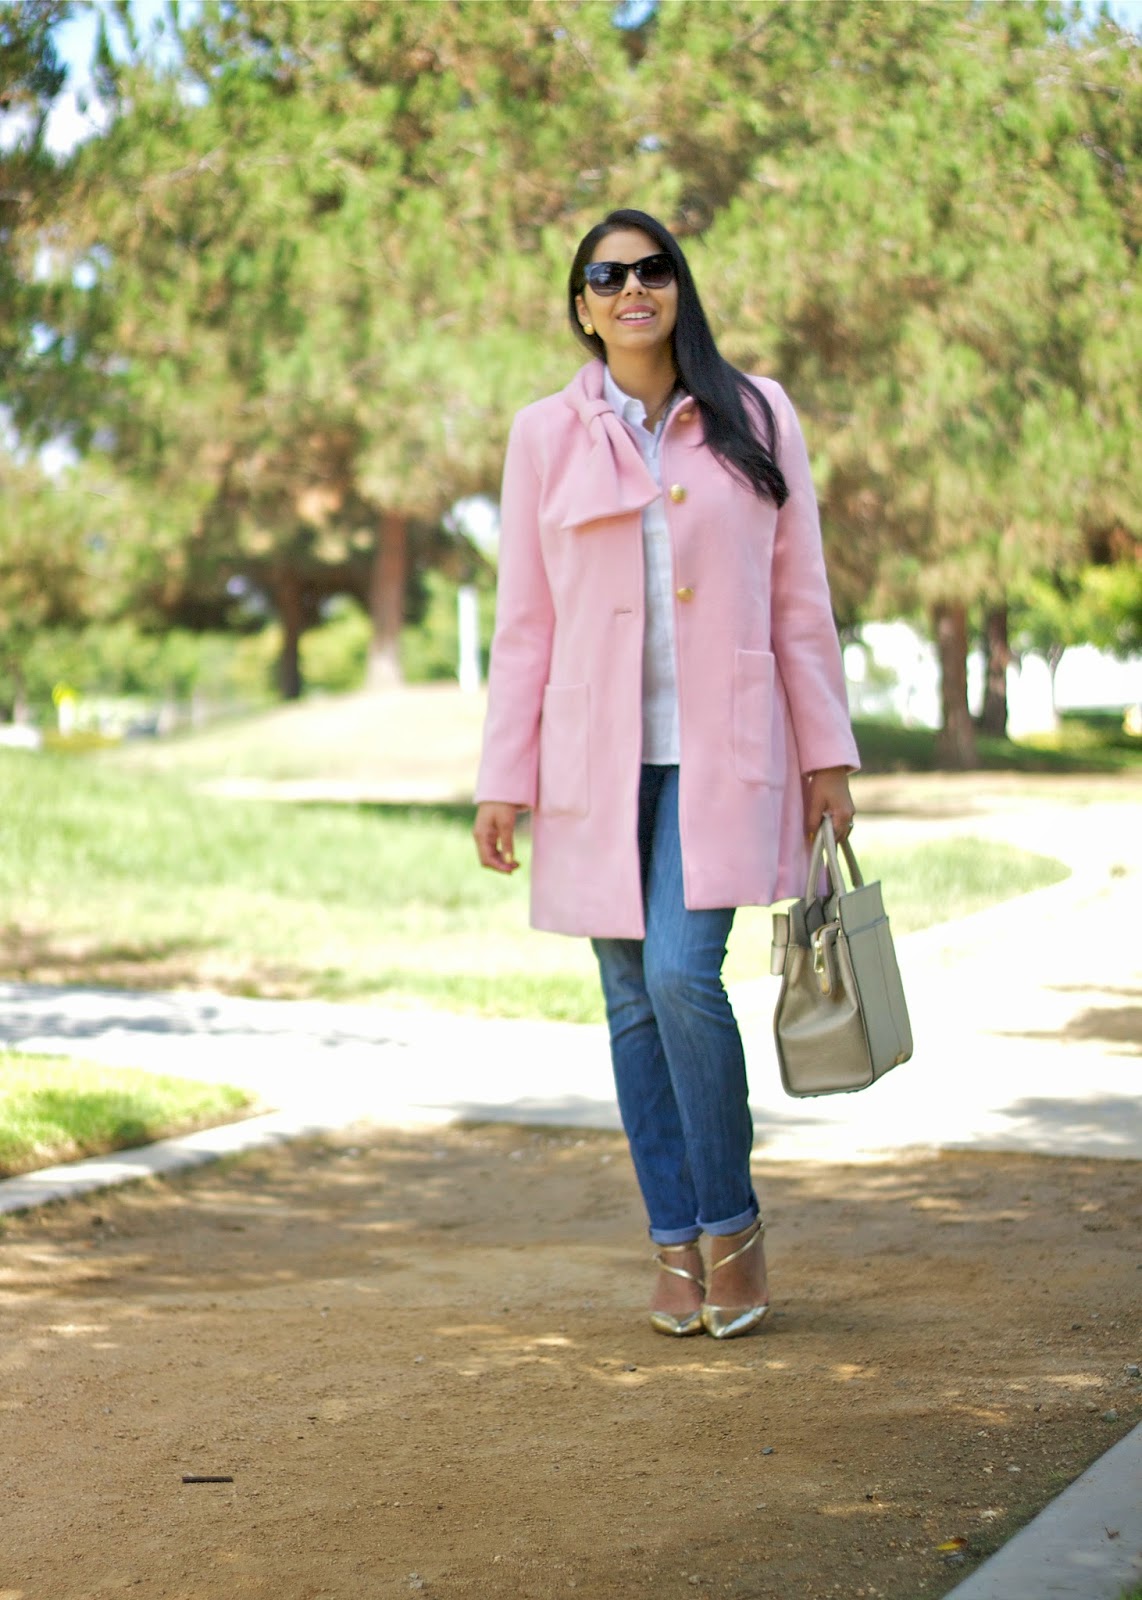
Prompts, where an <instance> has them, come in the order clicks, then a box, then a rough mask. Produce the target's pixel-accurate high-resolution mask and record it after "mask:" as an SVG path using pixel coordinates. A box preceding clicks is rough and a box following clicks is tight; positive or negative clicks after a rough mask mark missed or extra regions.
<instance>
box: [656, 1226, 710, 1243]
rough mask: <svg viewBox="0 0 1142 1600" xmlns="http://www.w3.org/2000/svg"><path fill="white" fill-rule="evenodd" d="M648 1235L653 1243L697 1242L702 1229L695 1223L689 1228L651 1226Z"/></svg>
mask: <svg viewBox="0 0 1142 1600" xmlns="http://www.w3.org/2000/svg"><path fill="white" fill-rule="evenodd" d="M650 1237H651V1239H652V1240H653V1241H654V1243H655V1244H697V1242H698V1240H699V1239H700V1238H701V1237H702V1230H701V1228H699V1226H698V1224H697V1223H694V1224H693V1225H692V1226H691V1227H689V1228H651V1229H650Z"/></svg>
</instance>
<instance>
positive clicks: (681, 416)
mask: <svg viewBox="0 0 1142 1600" xmlns="http://www.w3.org/2000/svg"><path fill="white" fill-rule="evenodd" d="M678 420H679V422H693V420H694V407H693V406H687V407H686V408H685V410H683V411H680V412H679V413H678Z"/></svg>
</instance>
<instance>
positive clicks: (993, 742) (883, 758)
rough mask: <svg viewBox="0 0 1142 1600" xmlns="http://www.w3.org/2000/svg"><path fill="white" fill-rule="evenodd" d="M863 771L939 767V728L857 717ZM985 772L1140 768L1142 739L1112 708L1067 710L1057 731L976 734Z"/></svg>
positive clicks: (855, 726) (1058, 771) (895, 770)
mask: <svg viewBox="0 0 1142 1600" xmlns="http://www.w3.org/2000/svg"><path fill="white" fill-rule="evenodd" d="M853 729H854V732H855V733H856V738H857V744H858V746H859V747H860V753H861V762H862V770H863V771H864V772H869V773H871V772H934V771H936V769H937V768H936V734H935V733H934V732H933V730H932V729H930V728H905V727H901V726H899V725H898V724H896V723H889V722H870V721H864V720H862V719H860V718H857V720H856V721H855V722H854V723H853ZM977 746H978V750H979V765H980V770H981V771H983V772H1044V773H1052V772H1057V773H1075V772H1091V773H1094V772H1124V771H1135V772H1142V739H1137V738H1132V737H1131V735H1130V734H1128V733H1126V732H1124V731H1123V727H1122V716H1121V714H1120V713H1113V712H1095V711H1089V712H1064V713H1063V715H1062V718H1061V720H1060V725H1059V728H1058V730H1057V731H1056V732H1055V733H1050V734H1047V733H1044V734H1036V735H1034V736H1033V737H1030V736H1029V737H1028V738H1026V739H1023V740H1021V741H1020V742H1019V743H1018V744H1016V743H1014V742H1013V741H1012V740H1011V739H996V738H993V737H991V736H989V735H987V734H979V735H977Z"/></svg>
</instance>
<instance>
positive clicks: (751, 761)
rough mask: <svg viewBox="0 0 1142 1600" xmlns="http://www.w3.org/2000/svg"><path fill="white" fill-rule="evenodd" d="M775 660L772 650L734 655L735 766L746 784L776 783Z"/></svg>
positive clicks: (743, 651) (748, 651)
mask: <svg viewBox="0 0 1142 1600" xmlns="http://www.w3.org/2000/svg"><path fill="white" fill-rule="evenodd" d="M773 683H774V659H773V656H772V654H771V653H770V652H769V651H768V650H739V651H737V652H736V654H735V656H734V767H735V770H736V771H737V775H738V777H739V778H741V779H742V781H743V782H745V783H768V784H773V783H774V772H773V749H772V744H773Z"/></svg>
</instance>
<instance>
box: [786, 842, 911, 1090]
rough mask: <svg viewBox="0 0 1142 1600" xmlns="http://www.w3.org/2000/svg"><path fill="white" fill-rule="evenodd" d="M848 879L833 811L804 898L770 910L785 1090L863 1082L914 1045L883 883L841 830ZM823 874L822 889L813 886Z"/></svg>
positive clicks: (816, 847) (854, 1086) (895, 1064)
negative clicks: (867, 871) (868, 879)
mask: <svg viewBox="0 0 1142 1600" xmlns="http://www.w3.org/2000/svg"><path fill="white" fill-rule="evenodd" d="M841 848H842V850H843V852H844V856H845V861H846V863H847V865H848V869H849V875H850V878H851V880H852V886H851V887H849V888H846V887H845V880H844V878H843V876H842V874H841V866H840V861H839V860H838V857H837V840H836V835H835V834H834V832H833V822H832V818H831V817H828V816H826V817H825V819H824V821H823V822H822V823H821V826H820V828H819V830H818V832H817V837H816V838H815V840H814V841H813V849H812V852H811V855H810V859H809V877H808V881H807V883H806V887H805V898H804V899H803V900H797V901H795V902H794V904H793V905H791V906H790V908H789V910H788V911H778V912H775V913H774V917H773V956H772V970H773V972H774V974H775V975H777V976H779V977H780V978H781V993H780V995H779V997H778V1001H777V1009H776V1011H775V1013H774V1018H773V1032H774V1036H775V1038H776V1040H777V1059H778V1062H779V1063H780V1066H781V1081H782V1083H783V1084H784V1086H785V1090H786V1093H787V1094H791V1095H796V1096H804V1095H815V1094H846V1093H850V1092H851V1091H852V1090H854V1089H867V1088H868V1086H869V1084H870V1083H875V1082H876V1080H877V1078H880V1077H883V1076H884V1074H885V1073H886V1072H889V1071H890V1070H891V1069H892V1068H893V1067H898V1066H899V1065H900V1064H901V1062H903V1061H907V1060H908V1059H909V1057H910V1056H911V1054H912V1031H911V1028H910V1027H909V1023H908V1008H907V1006H906V1005H905V1003H904V988H903V985H902V984H901V982H900V969H899V967H898V966H897V964H896V951H895V949H894V947H893V943H892V933H891V930H890V929H889V926H888V918H887V917H886V916H885V913H884V904H883V901H882V899H881V893H880V884H879V883H865V881H864V879H863V878H862V877H861V874H860V868H859V867H858V866H857V862H856V857H855V856H854V855H853V852H852V849H851V847H850V845H849V842H848V840H847V839H846V840H845V841H844V842H843V844H842V846H841ZM822 875H823V876H824V878H825V892H824V893H823V894H821V893H818V892H817V890H818V889H819V887H820V883H821V878H822Z"/></svg>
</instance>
